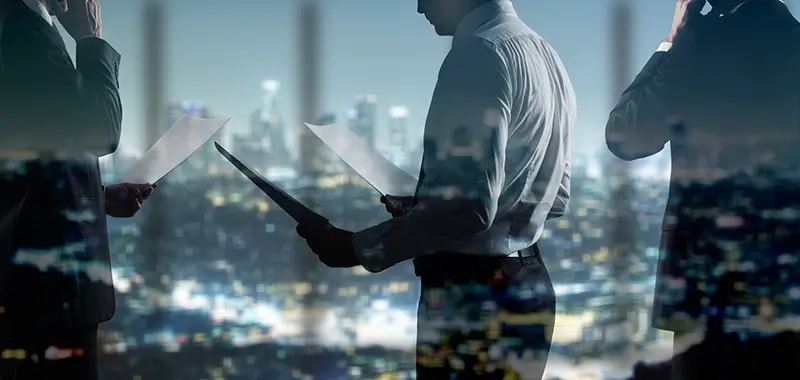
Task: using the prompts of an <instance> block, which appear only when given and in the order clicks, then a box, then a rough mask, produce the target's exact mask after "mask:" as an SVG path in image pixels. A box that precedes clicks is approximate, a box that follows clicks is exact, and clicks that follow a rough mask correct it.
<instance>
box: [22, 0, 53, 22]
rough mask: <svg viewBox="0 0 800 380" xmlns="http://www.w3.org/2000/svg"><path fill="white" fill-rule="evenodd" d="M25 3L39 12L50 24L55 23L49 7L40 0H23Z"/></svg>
mask: <svg viewBox="0 0 800 380" xmlns="http://www.w3.org/2000/svg"><path fill="white" fill-rule="evenodd" d="M22 2H23V3H25V5H27V6H28V8H30V9H31V10H32V11H34V12H36V13H38V14H39V15H40V16H42V18H43V19H44V20H45V21H47V23H48V24H50V25H53V16H50V12H48V11H47V7H45V6H44V4H43V3H42V2H41V1H39V0H22Z"/></svg>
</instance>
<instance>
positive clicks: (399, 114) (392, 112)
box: [384, 106, 411, 167]
mask: <svg viewBox="0 0 800 380" xmlns="http://www.w3.org/2000/svg"><path fill="white" fill-rule="evenodd" d="M408 116H409V112H408V108H407V107H405V106H392V107H389V124H388V128H387V129H386V131H387V134H388V136H387V139H386V140H387V141H386V143H387V146H386V148H385V149H384V150H385V152H386V153H387V154H388V155H389V156H390V158H391V160H392V161H393V162H394V163H395V164H396V165H398V166H403V167H407V166H409V162H410V151H409V150H410V149H411V147H410V144H409V140H410V138H409V135H410V133H409V130H408V128H409V125H408Z"/></svg>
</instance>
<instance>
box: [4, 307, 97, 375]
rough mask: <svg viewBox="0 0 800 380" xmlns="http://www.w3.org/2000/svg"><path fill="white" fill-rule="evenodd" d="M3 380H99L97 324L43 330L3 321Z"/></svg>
mask: <svg viewBox="0 0 800 380" xmlns="http://www.w3.org/2000/svg"><path fill="white" fill-rule="evenodd" d="M0 353H1V356H0V380H44V379H70V380H97V379H98V375H97V356H98V350H97V325H94V326H90V327H87V328H81V329H69V330H67V329H52V330H41V329H34V328H29V327H25V326H24V324H17V323H8V322H5V321H3V322H0Z"/></svg>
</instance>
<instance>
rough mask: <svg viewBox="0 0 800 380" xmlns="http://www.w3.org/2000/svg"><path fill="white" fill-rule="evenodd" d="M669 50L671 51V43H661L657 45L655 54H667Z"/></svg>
mask: <svg viewBox="0 0 800 380" xmlns="http://www.w3.org/2000/svg"><path fill="white" fill-rule="evenodd" d="M669 49H672V42H662V43H661V44H660V45H658V49H656V52H659V51H663V52H667V51H669Z"/></svg>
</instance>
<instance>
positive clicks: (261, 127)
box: [241, 80, 294, 169]
mask: <svg viewBox="0 0 800 380" xmlns="http://www.w3.org/2000/svg"><path fill="white" fill-rule="evenodd" d="M261 89H262V90H263V93H262V97H261V108H259V109H258V110H257V111H255V112H253V114H252V115H251V117H250V133H249V134H248V135H247V136H246V139H245V140H242V141H241V142H243V143H244V142H245V141H246V145H247V146H248V148H247V149H248V150H253V151H254V152H253V153H254V154H256V151H258V152H259V153H258V155H259V157H258V158H257V159H256V158H254V159H253V161H251V162H254V163H255V162H258V163H263V164H264V165H263V166H264V168H265V169H267V168H289V167H291V166H292V165H293V161H294V160H293V158H292V155H291V152H289V148H288V146H287V143H286V134H285V131H286V124H285V123H284V121H283V117H282V115H281V111H280V106H279V102H278V99H279V98H278V95H279V91H280V83H279V82H278V81H274V80H266V81H264V82H263V83H262V84H261ZM259 166H261V165H260V164H259Z"/></svg>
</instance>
